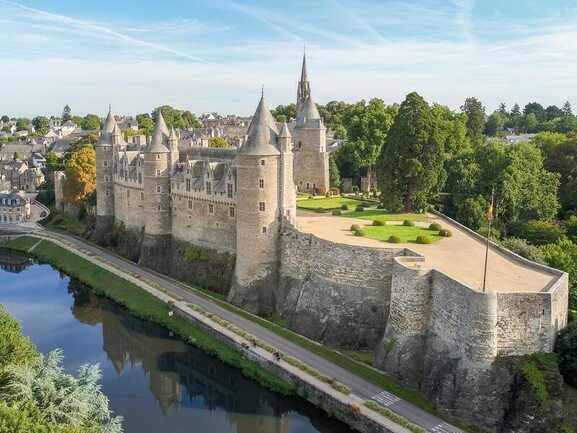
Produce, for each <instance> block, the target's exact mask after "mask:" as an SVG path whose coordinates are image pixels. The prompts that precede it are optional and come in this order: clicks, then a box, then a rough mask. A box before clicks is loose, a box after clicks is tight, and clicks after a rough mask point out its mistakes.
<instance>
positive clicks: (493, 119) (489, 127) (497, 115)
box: [485, 111, 506, 137]
mask: <svg viewBox="0 0 577 433" xmlns="http://www.w3.org/2000/svg"><path fill="white" fill-rule="evenodd" d="M505 121H506V117H505V116H504V115H503V114H502V113H501V112H500V111H495V112H494V113H493V114H491V115H490V116H489V119H488V120H487V124H486V125H485V134H487V135H488V136H489V137H496V136H497V135H499V134H500V133H501V132H503V128H504V127H505Z"/></svg>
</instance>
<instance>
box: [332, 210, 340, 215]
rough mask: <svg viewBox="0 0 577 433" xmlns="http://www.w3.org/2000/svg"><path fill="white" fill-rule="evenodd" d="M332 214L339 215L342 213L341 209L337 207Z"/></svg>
mask: <svg viewBox="0 0 577 433" xmlns="http://www.w3.org/2000/svg"><path fill="white" fill-rule="evenodd" d="M332 214H333V215H334V216H339V215H341V211H340V210H338V209H335V210H333V212H332Z"/></svg>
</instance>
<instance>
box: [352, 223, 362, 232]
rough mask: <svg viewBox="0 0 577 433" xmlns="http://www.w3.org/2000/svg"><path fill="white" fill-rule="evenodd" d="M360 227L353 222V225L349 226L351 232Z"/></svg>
mask: <svg viewBox="0 0 577 433" xmlns="http://www.w3.org/2000/svg"><path fill="white" fill-rule="evenodd" d="M360 229H361V226H359V225H358V224H353V225H352V226H351V231H352V232H356V231H357V230H360Z"/></svg>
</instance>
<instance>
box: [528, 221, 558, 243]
mask: <svg viewBox="0 0 577 433" xmlns="http://www.w3.org/2000/svg"><path fill="white" fill-rule="evenodd" d="M523 231H524V233H523V236H522V237H524V238H525V239H527V241H529V243H531V244H533V245H546V244H554V243H555V242H557V241H558V240H560V239H561V237H562V236H563V234H564V233H563V229H562V228H561V227H559V225H557V224H555V223H553V222H550V221H538V220H531V221H529V222H527V223H526V224H525V225H524V227H523Z"/></svg>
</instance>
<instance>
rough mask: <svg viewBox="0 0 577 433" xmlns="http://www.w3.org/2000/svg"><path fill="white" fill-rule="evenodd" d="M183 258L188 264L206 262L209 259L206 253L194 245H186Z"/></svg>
mask: <svg viewBox="0 0 577 433" xmlns="http://www.w3.org/2000/svg"><path fill="white" fill-rule="evenodd" d="M184 257H185V258H186V260H187V261H188V262H189V263H193V262H206V261H207V260H208V259H209V256H208V253H207V252H206V251H205V250H204V249H203V248H200V247H197V246H196V245H188V246H187V247H186V248H185V250H184Z"/></svg>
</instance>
